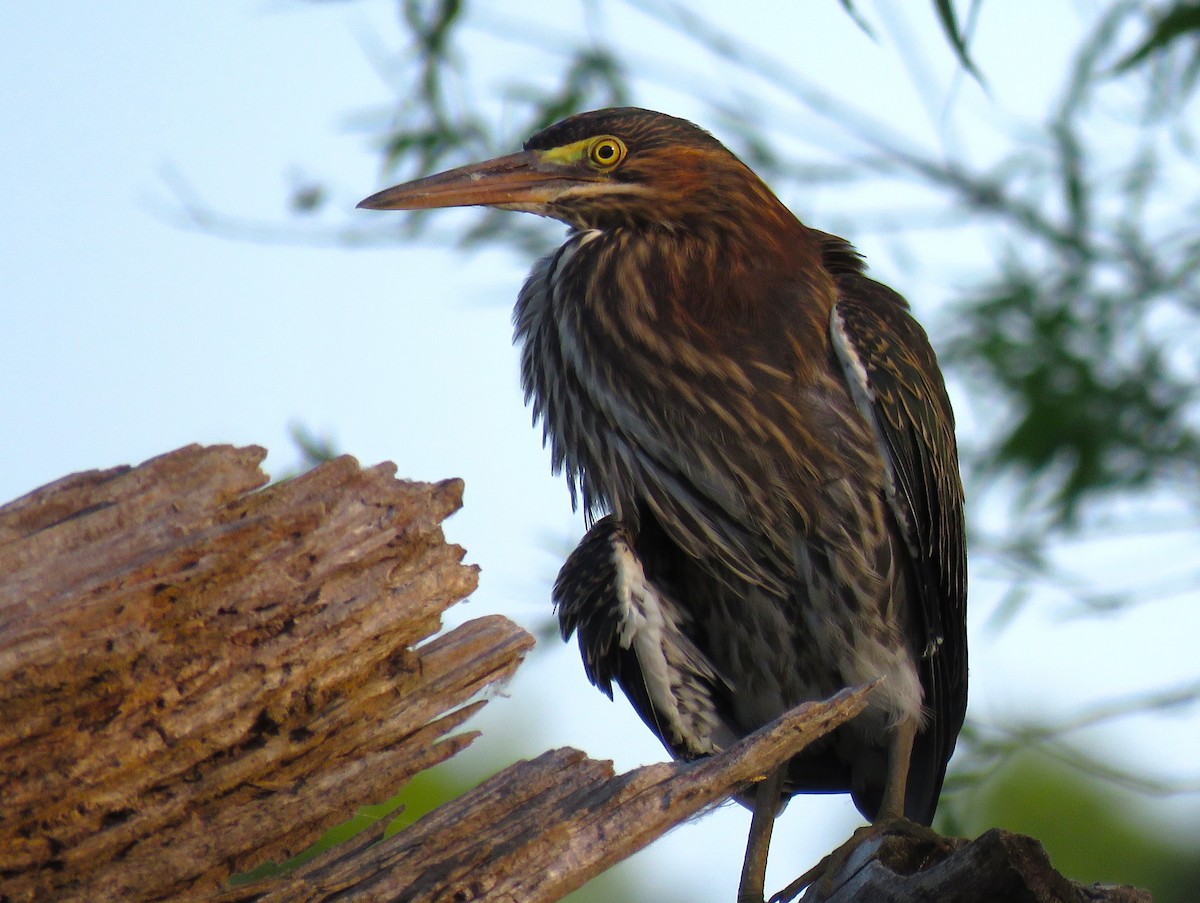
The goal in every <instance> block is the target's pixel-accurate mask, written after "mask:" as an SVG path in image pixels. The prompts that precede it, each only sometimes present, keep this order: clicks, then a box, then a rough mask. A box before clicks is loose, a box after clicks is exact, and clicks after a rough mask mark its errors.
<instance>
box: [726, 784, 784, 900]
mask: <svg viewBox="0 0 1200 903" xmlns="http://www.w3.org/2000/svg"><path fill="white" fill-rule="evenodd" d="M786 775H787V763H786V762H785V763H784V764H782V765H780V766H779V767H778V768H776V769H775V770H774V771H773V772H771V773H770V774H769V775H767V776H766V777H765V778H763V779H762V780H761V781H759V783H758V787H757V788H755V792H754V811H753V813H752V814H751V816H750V836H749V837H747V838H746V858H745V859H744V860H743V861H742V880H741V883H740V884H739V885H738V903H763V888H764V887H765V886H766V881H767V850H768V848H769V847H770V846H771V831H772V830H773V829H774V827H775V813H776V812H778V811H779V797H780V795H781V794H782V793H783V779H784V777H785V776H786Z"/></svg>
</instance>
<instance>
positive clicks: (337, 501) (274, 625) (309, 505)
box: [0, 446, 533, 901]
mask: <svg viewBox="0 0 1200 903" xmlns="http://www.w3.org/2000/svg"><path fill="white" fill-rule="evenodd" d="M263 455H264V452H263V451H262V450H261V449H257V448H248V449H235V448H229V447H220V448H199V447H194V446H193V447H189V448H184V449H181V450H179V451H177V452H174V453H172V454H169V455H164V456H162V457H160V458H156V459H154V460H151V461H148V462H146V463H145V464H143V465H141V466H140V467H137V468H132V469H131V468H116V469H113V470H107V471H94V472H90V473H84V474H77V475H75V476H72V477H68V478H66V479H63V480H60V481H58V482H57V483H54V484H52V485H50V486H47V487H44V488H43V489H40V490H38V491H36V492H34V493H31V494H30V495H28V496H26V497H24V498H22V499H18V500H17V501H15V502H13V503H12V504H10V505H8V506H6V507H4V508H3V509H0V897H2V898H3V899H5V900H13V901H16V900H45V899H80V900H88V901H98V900H135V899H168V898H170V899H177V898H180V897H185V896H191V897H210V896H211V895H212V894H213V893H215V892H216V891H217V890H218V889H219V888H220V887H222V886H223V885H224V883H225V880H226V878H227V877H228V875H229V874H230V873H231V872H236V871H242V870H246V869H249V868H251V867H252V866H254V865H256V864H258V863H259V862H261V861H263V860H265V859H276V860H278V859H283V858H286V857H288V856H291V855H293V854H295V853H296V852H299V851H300V850H301V849H303V848H304V847H305V846H307V845H308V844H309V843H311V842H312V840H314V839H315V838H316V837H317V836H318V835H319V834H320V832H321V831H322V830H324V829H325V828H327V827H329V826H331V825H332V824H335V823H337V822H339V821H344V820H345V819H347V818H348V817H350V816H351V815H352V814H353V812H354V810H355V808H356V807H357V806H360V805H363V804H365V803H371V802H378V801H379V800H381V799H384V798H386V797H389V796H391V795H392V794H394V793H395V792H396V791H397V789H398V788H399V787H400V786H402V785H403V784H404V783H405V781H406V780H408V779H409V778H410V777H411V776H412V775H414V774H415V773H417V772H419V771H421V770H422V769H424V768H427V767H429V766H430V765H432V764H435V763H437V762H439V761H441V760H443V759H445V758H447V757H448V756H450V755H453V754H454V752H456V751H457V750H458V749H460V748H462V747H463V746H465V745H467V744H468V743H470V742H471V740H472V739H473V736H474V735H472V734H469V733H465V734H458V735H456V736H452V737H449V738H448V739H441V738H443V737H444V736H445V735H446V734H447V733H448V732H450V731H452V730H453V729H454V728H456V727H457V726H458V725H460V724H461V723H462V722H463V721H464V720H466V718H468V717H469V716H470V715H471V713H472V712H474V711H475V710H476V709H477V708H478V707H479V706H480V705H482V704H483V703H482V702H475V703H471V704H466V703H468V701H469V700H470V699H471V698H472V697H473V696H475V695H476V694H477V693H478V691H479V690H480V689H481V688H483V687H486V686H487V685H488V684H490V683H492V682H494V681H497V680H502V679H504V678H506V677H507V676H508V675H510V674H511V673H512V672H513V670H514V669H515V667H516V666H517V664H518V663H519V662H520V660H521V658H522V656H523V655H524V653H525V652H526V650H528V649H529V648H530V646H531V645H532V642H533V641H532V638H531V637H530V636H529V635H528V634H526V633H525V632H524V631H522V630H520V629H519V628H517V627H516V626H514V625H513V624H511V623H509V622H508V621H506V620H505V619H503V618H499V617H491V618H484V619H480V620H478V621H474V622H471V623H469V624H467V625H464V626H463V627H461V628H459V629H457V630H454V631H451V632H450V633H449V634H446V635H444V636H441V637H438V638H437V639H435V640H433V641H430V642H427V643H425V644H424V645H420V644H422V642H423V641H425V640H426V639H427V638H428V637H430V636H432V635H433V634H435V633H436V632H437V631H438V630H439V628H440V625H441V618H440V616H441V612H442V611H443V610H444V609H445V608H446V607H447V606H449V605H451V604H453V603H454V602H455V601H457V600H459V599H461V598H462V597H463V596H465V595H466V594H468V593H469V592H471V591H472V590H473V589H474V587H475V584H476V572H475V569H474V568H472V567H468V566H464V565H463V564H462V563H461V558H462V550H461V549H459V548H457V547H455V546H450V545H447V544H446V543H445V542H444V540H443V537H442V532H441V528H440V526H439V525H440V522H441V521H442V520H443V519H444V518H445V517H447V516H448V515H449V514H451V513H452V512H453V511H455V510H456V509H457V508H458V507H459V505H460V499H461V491H462V487H461V483H460V482H458V481H446V482H443V483H437V484H427V483H404V482H399V481H397V480H395V479H394V478H393V472H394V468H393V467H392V466H391V465H386V466H380V467H375V468H371V469H369V470H363V469H360V468H359V466H358V464H357V463H356V462H354V461H353V460H352V459H350V458H340V459H338V460H336V461H332V462H329V463H327V464H325V465H323V466H321V467H318V468H317V469H315V470H313V471H311V472H309V473H307V474H305V475H303V476H301V477H298V478H296V479H294V480H290V481H288V482H285V483H280V484H276V485H274V486H270V487H268V488H266V489H263V490H261V491H254V490H256V489H257V488H258V487H260V486H262V485H263V484H264V483H265V482H266V477H265V475H264V474H263V473H262V472H261V471H260V470H259V468H258V463H259V461H261V459H262V457H263Z"/></svg>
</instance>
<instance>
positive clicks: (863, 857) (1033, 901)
mask: <svg viewBox="0 0 1200 903" xmlns="http://www.w3.org/2000/svg"><path fill="white" fill-rule="evenodd" d="M834 855H835V856H836V853H835V854H834ZM864 900H869V901H872V903H925V901H929V900H937V901H938V903H981V901H992V900H995V901H1003V903H1150V894H1149V893H1148V892H1146V891H1144V890H1139V889H1137V888H1134V887H1127V886H1124V885H1098V884H1093V885H1082V884H1079V883H1077V882H1074V881H1071V880H1069V879H1068V878H1065V877H1064V876H1063V875H1061V874H1060V873H1059V872H1057V871H1055V869H1054V867H1053V866H1052V865H1051V864H1050V857H1049V856H1047V855H1046V850H1045V848H1043V847H1042V845H1041V844H1040V843H1038V842H1037V841H1036V840H1034V839H1033V838H1032V837H1026V836H1025V835H1022V834H1013V833H1011V832H1009V831H1002V830H1000V829H998V828H993V829H992V830H991V831H988V832H986V833H984V834H981V835H980V836H979V837H977V838H976V839H975V840H971V841H968V840H964V839H963V838H960V837H942V836H940V835H938V834H935V833H934V832H933V831H930V830H928V829H923V828H920V827H919V826H915V825H913V826H909V828H908V829H907V830H903V831H895V832H885V833H882V834H880V835H878V836H875V837H871V838H870V839H869V840H867V841H865V842H863V843H862V844H861V845H859V846H857V847H856V848H855V849H854V851H853V852H852V853H851V854H850V855H849V856H847V857H846V859H845V862H844V864H843V865H842V866H841V868H840V869H838V871H837V873H836V875H834V876H832V880H825V881H817V882H814V883H813V884H812V885H811V886H810V887H809V888H808V891H807V892H806V893H805V894H804V897H803V898H802V903H861V901H864Z"/></svg>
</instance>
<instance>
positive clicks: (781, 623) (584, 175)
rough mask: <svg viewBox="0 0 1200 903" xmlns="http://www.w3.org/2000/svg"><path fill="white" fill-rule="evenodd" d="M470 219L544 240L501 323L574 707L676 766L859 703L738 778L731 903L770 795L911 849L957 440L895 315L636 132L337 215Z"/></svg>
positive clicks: (763, 192) (664, 137) (943, 724)
mask: <svg viewBox="0 0 1200 903" xmlns="http://www.w3.org/2000/svg"><path fill="white" fill-rule="evenodd" d="M468 205H484V206H489V207H499V208H502V209H505V210H519V211H525V212H528V213H537V214H540V215H542V216H548V217H553V218H554V219H557V220H561V221H562V222H564V223H566V224H567V226H568V227H569V228H570V232H569V234H568V236H567V239H566V242H565V243H564V244H563V245H562V247H560V248H559V249H558V250H557V251H555V252H554V253H552V254H550V255H548V256H546V257H544V258H542V260H540V261H539V262H538V263H537V264H536V266H534V268H533V271H532V272H531V274H530V275H529V278H528V280H527V281H526V283H525V285H524V287H523V288H522V289H521V293H520V296H519V298H518V300H517V305H516V311H515V314H514V322H515V332H516V339H517V341H518V342H519V343H520V344H521V371H522V378H523V382H524V387H525V393H526V396H527V399H528V400H532V404H533V411H534V417H535V420H537V419H540V420H541V422H542V427H543V433H544V438H545V441H546V442H547V443H548V445H549V447H550V450H551V457H552V459H553V466H554V468H555V470H556V471H562V472H565V474H566V477H567V481H568V483H569V485H570V488H571V495H572V501H573V502H575V503H578V502H581V503H582V505H583V507H584V509H585V511H586V513H587V515H588V520H589V523H590V527H589V529H588V531H587V534H586V535H585V536H584V538H583V540H582V541H581V543H580V545H579V547H578V548H577V549H576V550H575V551H574V552H573V553H572V554H571V555H570V557H569V558H568V559H567V562H566V564H565V565H564V566H563V568H562V571H561V573H560V574H559V577H558V580H557V582H556V583H555V587H554V591H553V595H554V601H555V604H556V606H557V611H558V618H559V624H560V626H561V629H562V633H563V637H564V639H569V637H570V635H571V634H572V633H573V632H574V633H577V634H578V640H579V646H580V650H581V652H582V656H583V662H584V667H585V669H586V671H587V675H588V677H589V678H590V680H591V681H592V683H594V684H595V685H596V686H598V687H599V688H600V689H601V690H603V691H604V692H605V693H606V694H608V695H609V696H610V697H611V696H612V683H613V681H615V682H616V683H617V684H618V685H619V686H620V687H621V688H622V689H623V690H624V692H625V695H626V696H627V697H628V698H629V700H630V702H631V703H632V705H633V707H634V708H635V709H636V710H637V712H638V714H639V715H640V716H641V717H642V719H643V720H644V721H645V723H646V724H647V725H648V726H649V728H650V729H651V730H652V731H653V732H654V733H655V734H656V735H657V736H658V737H659V739H660V740H662V742H663V744H664V745H665V746H666V748H667V749H668V750H669V751H670V752H671V754H672V755H673V756H675V757H677V758H683V759H692V758H697V757H701V756H705V755H708V754H711V753H713V752H715V751H717V750H720V749H722V748H723V747H726V746H728V745H729V744H730V743H732V742H733V741H734V740H736V739H737V738H739V737H743V736H745V735H746V734H748V733H750V732H752V731H754V730H756V729H757V728H759V727H761V726H763V725H764V724H767V723H769V722H771V721H773V720H774V719H776V718H777V717H778V716H780V715H781V714H783V713H784V712H785V711H787V710H788V709H790V708H792V707H793V706H795V705H798V704H800V703H801V702H804V701H807V700H813V699H819V698H824V697H827V696H829V695H831V694H833V693H835V692H836V691H838V690H840V689H842V688H844V687H846V686H851V685H856V684H862V683H865V682H867V681H870V680H871V679H873V678H876V677H883V678H884V681H883V683H882V684H881V685H880V686H879V688H878V689H877V690H876V691H875V692H874V693H873V694H872V696H871V702H870V704H869V706H868V708H867V709H866V711H864V712H863V713H862V714H861V715H859V716H858V717H856V718H855V719H854V720H853V721H851V722H849V723H848V724H846V725H844V726H843V727H841V728H839V729H838V730H837V731H836V732H834V733H833V734H831V735H830V736H828V737H826V738H824V739H823V740H822V741H820V742H818V743H817V744H815V745H813V746H810V747H809V748H807V749H806V750H805V751H803V752H802V753H801V754H799V755H798V756H796V757H795V758H794V759H793V760H792V761H791V762H789V763H788V764H787V765H786V766H784V768H782V769H780V770H779V772H777V773H776V774H775V775H772V776H770V777H769V778H768V779H767V780H764V781H763V782H761V783H760V785H759V789H758V790H757V791H756V794H755V796H754V797H753V803H752V804H753V808H754V809H755V819H754V821H753V822H752V829H751V840H750V843H749V844H748V851H747V864H746V866H745V868H744V870H743V883H742V893H741V897H742V898H743V899H752V898H757V899H760V900H761V892H762V874H761V871H762V868H763V865H764V863H765V856H766V843H767V842H769V841H768V840H765V839H764V835H765V838H769V836H770V820H771V819H773V817H774V813H775V811H776V810H777V809H778V807H779V805H780V804H781V802H783V801H784V800H786V799H787V798H789V797H790V796H791V795H792V794H795V793H828V792H849V793H850V794H852V795H853V799H854V802H855V804H856V805H857V807H858V809H859V810H860V811H861V812H862V813H863V815H864V816H865V817H866V818H867V819H868V820H871V821H873V822H874V821H882V820H885V819H888V820H890V819H896V818H907V819H910V820H912V821H915V822H919V823H921V824H924V825H928V824H929V823H930V821H931V820H932V818H933V814H934V809H935V808H936V806H937V800H938V794H939V792H940V790H941V786H942V780H943V777H944V776H945V772H946V763H947V761H948V760H949V758H950V754H951V753H952V752H953V750H954V744H955V740H956V738H957V736H958V732H959V728H960V727H961V726H962V721H963V716H964V713H965V710H966V694H967V645H966V627H965V615H966V559H965V550H964V528H963V497H962V483H961V480H960V478H959V473H958V462H957V452H956V447H955V439H954V416H953V413H952V412H951V409H950V403H949V400H948V398H947V396H946V390H945V386H944V383H943V381H942V377H941V374H940V372H939V370H938V366H937V360H936V358H935V356H934V353H933V351H932V349H931V348H930V345H929V341H928V339H927V338H926V336H925V333H924V332H923V331H922V329H921V327H920V326H919V325H918V324H917V323H916V321H915V320H914V319H913V318H912V316H911V315H910V313H909V309H908V304H907V302H906V301H905V300H904V299H903V298H902V297H901V296H900V295H898V294H897V293H896V292H894V291H892V290H891V289H889V288H887V287H886V286H884V285H882V284H880V283H878V282H875V281H874V280H872V279H870V278H868V277H867V276H866V275H865V274H864V264H863V261H862V258H861V257H860V256H859V254H858V253H857V252H856V251H855V250H854V248H853V247H852V246H851V245H850V244H849V243H848V242H846V241H845V240H843V239H841V238H837V237H836V236H833V235H829V234H827V233H824V232H819V231H817V230H815V229H811V228H809V227H807V226H805V225H804V224H803V223H801V222H800V221H799V220H798V219H797V218H796V217H795V216H794V215H793V214H792V213H791V211H789V210H788V208H787V207H786V206H784V204H783V203H782V202H780V201H779V199H778V198H777V197H776V196H775V195H774V194H773V193H772V192H771V190H770V189H769V188H768V187H767V186H766V184H764V183H763V181H762V180H761V179H759V177H758V176H757V175H755V174H754V172H752V171H751V170H750V169H749V168H748V167H747V166H746V165H745V164H743V163H742V162H741V161H740V160H738V159H737V157H735V156H734V155H733V154H732V153H731V152H730V151H729V150H727V149H726V148H725V147H724V146H723V145H721V144H720V142H718V141H717V140H716V139H715V138H713V137H712V136H711V135H710V134H709V133H707V132H705V131H704V130H702V129H700V128H698V127H697V126H695V125H693V124H691V123H690V122H686V121H684V120H682V119H676V118H674V117H671V116H666V115H664V114H661V113H655V112H651V111H648V110H640V109H633V108H621V109H609V110H598V111H595V112H591V113H582V114H579V115H576V116H572V117H570V118H568V119H565V120H563V121H562V122H559V123H557V124H556V125H553V126H550V127H549V128H547V129H545V130H543V131H541V132H539V133H538V134H536V135H534V136H533V137H532V138H530V139H529V141H528V142H526V144H525V149H524V150H523V151H521V152H520V153H515V154H510V155H508V156H503V157H499V158H497V159H494V160H489V161H487V162H484V163H479V164H476V165H472V166H464V167H461V168H459V169H454V170H451V171H449V172H444V173H441V174H438V175H433V176H429V177H428V178H424V179H419V180H417V181H414V182H410V183H408V184H405V185H400V186H397V187H395V188H389V189H387V190H385V191H382V192H380V193H378V194H376V195H373V196H372V197H370V198H367V199H366V200H365V201H363V202H362V203H361V204H360V205H359V206H360V207H368V208H371V209H405V210H415V209H426V208H434V207H457V206H468ZM748 799H750V798H749V797H748ZM748 804H749V803H748ZM764 825H765V831H764V829H763V826H764ZM752 851H753V852H752ZM752 859H755V860H756V861H755V862H753V863H752V861H751V860H752ZM758 860H761V861H758Z"/></svg>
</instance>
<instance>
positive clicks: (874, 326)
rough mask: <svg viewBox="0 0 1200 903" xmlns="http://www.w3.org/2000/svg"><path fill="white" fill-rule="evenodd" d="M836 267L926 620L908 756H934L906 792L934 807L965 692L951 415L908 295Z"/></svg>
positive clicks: (858, 381) (848, 365) (859, 380)
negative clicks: (920, 718)
mask: <svg viewBox="0 0 1200 903" xmlns="http://www.w3.org/2000/svg"><path fill="white" fill-rule="evenodd" d="M834 275H835V278H836V279H837V281H838V289H839V299H838V303H837V304H836V306H835V307H834V309H833V314H832V317H831V323H830V327H831V337H832V339H833V346H834V349H835V351H836V352H837V354H838V357H839V359H840V360H841V363H842V365H843V368H844V370H845V372H846V379H847V382H848V383H849V385H850V388H851V391H852V393H853V395H854V397H855V401H856V403H857V404H858V406H859V408H860V410H861V411H862V412H863V414H864V415H865V416H866V417H867V419H868V420H869V421H870V422H871V423H872V424H873V426H874V428H875V430H876V433H877V436H878V439H879V444H880V448H881V450H882V452H883V455H884V460H885V462H886V463H887V466H888V475H889V478H890V479H889V485H888V503H889V506H890V508H891V511H892V513H893V515H894V518H895V523H896V528H897V530H898V532H899V534H900V536H901V537H902V538H903V541H904V544H905V546H906V547H907V552H908V559H909V561H910V563H911V566H912V576H913V584H914V588H915V596H916V599H915V601H916V605H917V608H918V610H919V616H920V619H921V623H922V627H923V631H922V632H923V636H920V637H917V638H915V639H918V643H917V648H918V649H921V650H922V653H923V654H922V661H921V668H920V673H921V682H922V685H923V688H924V692H925V706H926V708H927V710H928V711H929V714H930V718H931V723H930V725H929V727H928V728H927V730H926V731H925V732H924V733H923V735H922V736H921V737H920V738H918V749H916V750H915V751H914V761H915V760H916V759H917V757H919V756H920V755H921V753H922V752H924V754H925V755H924V758H925V759H926V761H929V762H930V763H932V764H931V770H930V773H928V774H927V775H925V776H924V780H917V782H916V785H915V786H914V784H913V779H914V778H917V777H918V775H917V773H916V769H915V768H914V772H913V774H912V775H910V787H909V790H910V795H909V798H910V800H911V799H913V794H918V798H920V794H921V793H922V792H924V794H925V796H924V798H925V799H930V796H931V800H930V802H929V805H931V806H932V805H936V801H937V793H938V791H939V790H940V787H941V782H942V778H943V776H944V774H945V764H946V761H947V760H948V759H949V758H950V754H951V752H953V750H954V742H955V739H956V738H957V736H958V731H959V728H960V727H961V726H962V721H963V716H964V714H965V711H966V698H967V641H966V594H967V577H966V544H965V543H966V540H965V528H964V524H963V490H962V482H961V480H960V478H959V472H958V453H957V448H956V445H955V440H954V415H953V412H952V411H951V409H950V401H949V398H948V397H947V395H946V388H945V384H944V383H943V381H942V377H941V373H940V371H939V369H938V366H937V359H936V358H935V356H934V353H933V349H932V348H931V347H930V345H929V340H928V339H927V338H926V336H925V333H924V331H923V330H922V329H921V327H920V326H919V325H918V324H917V322H916V321H915V320H914V319H913V318H912V317H911V316H910V315H909V313H908V305H907V304H906V302H905V301H904V299H903V298H901V297H900V296H899V295H898V294H896V293H895V292H893V291H892V290H891V289H889V288H887V287H886V286H883V285H881V284H879V283H878V282H875V281H874V280H871V279H868V278H867V277H866V276H865V275H863V274H862V273H861V271H859V270H858V269H857V268H855V267H852V266H845V267H843V268H842V269H841V271H840V272H839V271H838V269H836V268H835V269H834ZM922 744H924V745H925V747H926V748H925V749H924V750H922V749H921V748H920V746H921V745H922ZM921 784H925V785H926V786H925V787H924V788H922V787H920V785H921ZM929 815H930V816H932V808H930V809H929Z"/></svg>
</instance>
